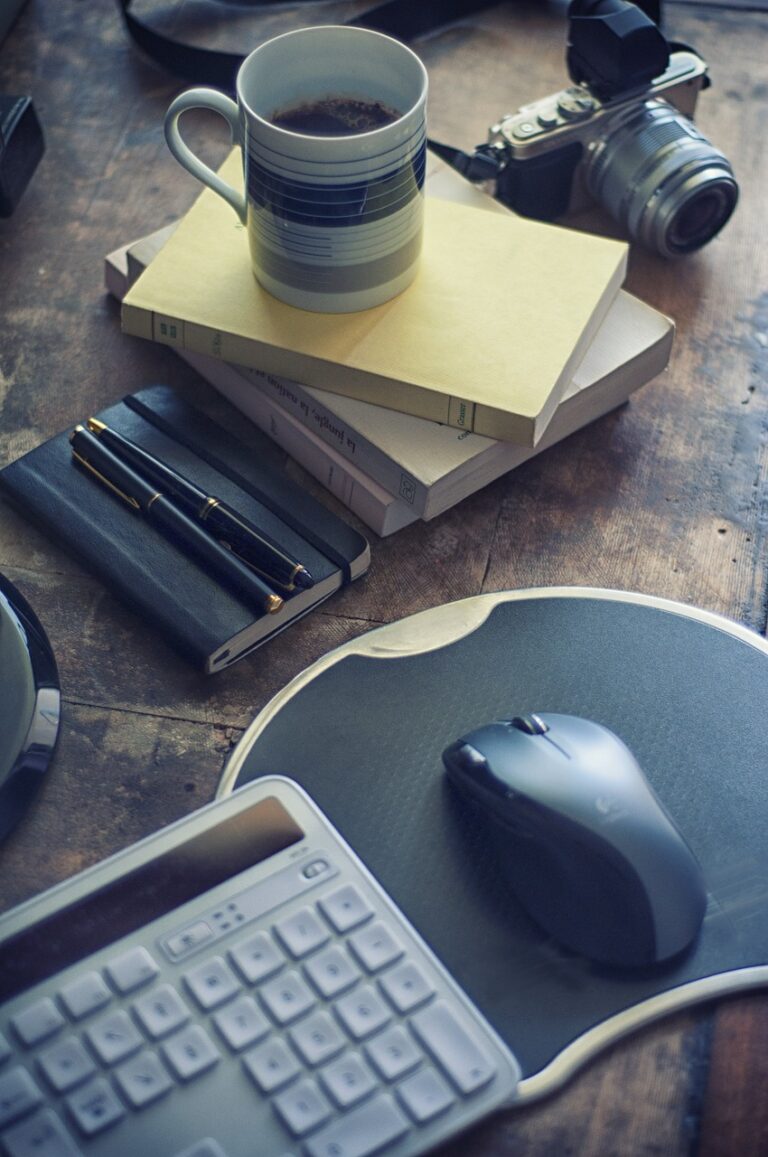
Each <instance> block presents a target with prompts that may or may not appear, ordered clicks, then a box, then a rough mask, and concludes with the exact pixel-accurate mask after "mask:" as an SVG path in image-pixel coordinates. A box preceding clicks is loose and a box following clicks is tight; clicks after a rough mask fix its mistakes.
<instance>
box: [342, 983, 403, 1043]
mask: <svg viewBox="0 0 768 1157" xmlns="http://www.w3.org/2000/svg"><path fill="white" fill-rule="evenodd" d="M335 1009H336V1014H337V1016H338V1017H339V1019H340V1020H341V1022H342V1024H343V1025H344V1027H345V1028H346V1030H347V1032H348V1033H349V1034H350V1036H352V1037H354V1038H355V1040H361V1039H362V1038H363V1037H366V1036H370V1034H371V1033H372V1032H375V1031H376V1029H378V1028H383V1026H384V1025H385V1024H386V1023H387V1022H388V1021H389V1020H391V1019H392V1013H391V1012H390V1011H389V1009H388V1008H387V1006H386V1005H385V1004H384V1001H383V1000H382V999H381V997H380V996H379V995H378V993H377V992H375V991H374V990H373V988H371V986H370V985H369V984H364V985H362V986H361V987H360V988H356V989H355V991H354V992H350V993H349V995H348V996H342V997H340V998H339V1000H338V1001H337V1002H336V1005H335Z"/></svg>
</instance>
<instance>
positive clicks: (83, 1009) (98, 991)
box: [59, 972, 112, 1020]
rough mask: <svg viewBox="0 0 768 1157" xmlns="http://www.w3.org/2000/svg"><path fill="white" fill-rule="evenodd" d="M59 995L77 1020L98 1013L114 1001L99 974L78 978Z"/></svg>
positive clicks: (93, 973)
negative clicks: (98, 1010) (97, 1011)
mask: <svg viewBox="0 0 768 1157" xmlns="http://www.w3.org/2000/svg"><path fill="white" fill-rule="evenodd" d="M59 995H60V996H61V999H62V1001H63V1002H64V1007H65V1008H66V1010H67V1012H68V1013H69V1015H70V1016H71V1017H73V1018H74V1019H75V1020H81V1019H82V1018H83V1017H84V1016H88V1015H89V1013H92V1012H96V1010H97V1009H99V1008H103V1007H104V1005H105V1004H109V1002H110V1000H111V999H112V993H111V992H110V991H109V989H108V988H107V986H106V984H105V983H104V980H103V978H102V977H101V976H100V974H99V973H98V972H86V974H85V975H84V976H78V977H77V979H76V980H73V981H72V982H71V983H70V984H66V985H65V986H64V987H63V988H62V990H61V992H60V994H59Z"/></svg>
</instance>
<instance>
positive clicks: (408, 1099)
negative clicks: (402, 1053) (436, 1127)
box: [397, 1069, 456, 1125]
mask: <svg viewBox="0 0 768 1157" xmlns="http://www.w3.org/2000/svg"><path fill="white" fill-rule="evenodd" d="M397 1095H398V1097H399V1098H400V1101H401V1102H402V1104H403V1105H405V1107H406V1109H407V1110H408V1112H409V1113H410V1114H411V1116H412V1117H413V1119H414V1121H416V1123H417V1124H419V1125H423V1124H424V1122H425V1121H431V1120H432V1118H433V1117H437V1116H438V1114H439V1113H444V1112H445V1110H446V1109H450V1107H451V1105H453V1104H454V1102H455V1101H456V1097H455V1095H454V1094H453V1093H452V1092H451V1090H450V1088H449V1087H448V1085H447V1084H446V1082H445V1081H444V1080H443V1078H442V1077H441V1076H438V1074H437V1073H436V1072H435V1070H434V1069H420V1070H419V1072H418V1073H414V1074H413V1076H411V1077H406V1079H405V1080H404V1081H403V1082H402V1084H400V1085H398V1087H397Z"/></svg>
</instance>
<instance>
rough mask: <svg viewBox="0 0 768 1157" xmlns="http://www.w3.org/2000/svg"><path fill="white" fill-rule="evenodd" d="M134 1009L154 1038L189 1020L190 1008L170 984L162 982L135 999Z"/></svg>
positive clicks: (145, 1028) (156, 1038)
mask: <svg viewBox="0 0 768 1157" xmlns="http://www.w3.org/2000/svg"><path fill="white" fill-rule="evenodd" d="M133 1008H134V1011H135V1013H136V1015H137V1016H138V1018H139V1020H140V1021H141V1024H142V1027H143V1028H144V1031H145V1032H147V1033H148V1034H149V1035H150V1036H151V1037H152V1038H153V1039H154V1040H158V1039H159V1038H160V1037H162V1036H166V1035H167V1034H168V1033H169V1032H173V1030H174V1029H176V1028H181V1026H182V1025H183V1024H186V1022H187V1021H188V1020H189V1009H188V1008H187V1006H186V1005H185V1003H184V1001H183V1000H182V999H181V997H180V996H179V994H178V992H177V991H176V989H175V988H172V987H171V985H170V984H161V985H160V986H159V987H158V988H155V989H153V990H152V992H148V993H147V994H146V996H142V997H140V998H139V999H138V1000H137V1001H134V1005H133Z"/></svg>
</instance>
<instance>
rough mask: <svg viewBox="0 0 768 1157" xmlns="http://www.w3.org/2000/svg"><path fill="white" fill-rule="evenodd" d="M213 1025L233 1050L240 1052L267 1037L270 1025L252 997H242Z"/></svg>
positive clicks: (215, 1020)
mask: <svg viewBox="0 0 768 1157" xmlns="http://www.w3.org/2000/svg"><path fill="white" fill-rule="evenodd" d="M213 1023H214V1024H215V1025H216V1028H217V1029H218V1030H219V1032H220V1033H221V1035H222V1036H223V1037H224V1040H225V1041H226V1042H227V1044H228V1045H229V1047H230V1048H231V1049H234V1050H235V1052H239V1051H240V1049H244V1048H247V1047H248V1045H252V1044H255V1043H256V1041H259V1040H261V1039H262V1037H265V1036H266V1035H267V1033H268V1032H269V1031H270V1024H269V1021H268V1020H267V1018H266V1017H265V1015H264V1013H263V1012H262V1011H261V1009H260V1008H259V1006H258V1005H257V1003H256V1001H255V1000H254V999H253V997H252V996H241V997H238V999H237V1000H234V1001H232V1003H231V1004H228V1005H227V1006H226V1008H223V1009H222V1010H221V1012H217V1013H216V1015H215V1016H214V1018H213Z"/></svg>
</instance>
